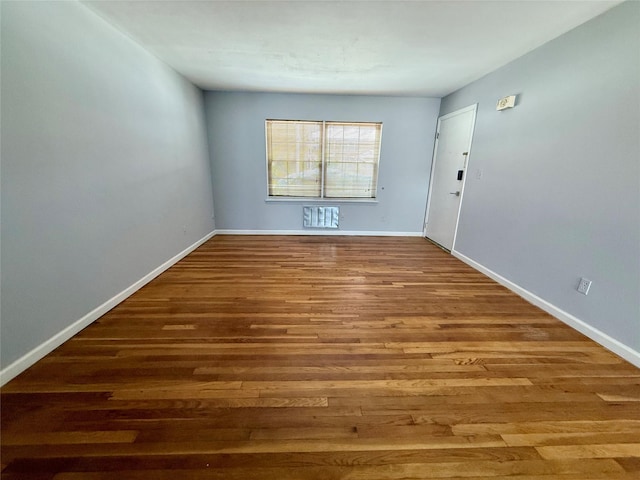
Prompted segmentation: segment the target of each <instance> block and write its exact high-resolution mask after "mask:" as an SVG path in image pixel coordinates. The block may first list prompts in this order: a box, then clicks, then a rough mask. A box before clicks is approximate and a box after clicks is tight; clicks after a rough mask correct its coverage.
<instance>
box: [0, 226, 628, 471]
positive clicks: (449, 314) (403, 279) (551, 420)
mask: <svg viewBox="0 0 640 480" xmlns="http://www.w3.org/2000/svg"><path fill="white" fill-rule="evenodd" d="M1 393H2V395H1V401H2V438H1V446H2V449H1V454H2V458H1V462H2V469H3V471H2V479H3V480H4V479H6V480H10V479H32V480H44V479H57V480H76V479H78V480H79V479H82V480H94V479H95V480H97V479H145V480H147V479H158V480H163V479H171V480H175V479H225V480H236V479H237V480H247V479H264V480H269V479H277V480H293V479H323V480H337V479H350V480H356V479H362V480H371V479H398V480H399V479H402V480H408V479H431V478H446V479H456V478H464V479H466V480H473V479H493V480H497V479H505V478H509V479H512V480H513V479H516V480H530V479H552V478H559V479H563V480H589V479H629V480H630V479H638V478H640V370H639V369H638V368H636V367H634V366H632V365H630V364H629V363H626V362H625V361H623V360H621V359H620V358H618V357H616V356H615V355H613V354H612V353H610V352H608V351H607V350H605V349H604V348H603V347H601V346H599V345H597V344H596V343H594V342H592V341H591V340H589V339H587V338H586V337H584V336H582V335H581V334H579V333H577V332H576V331H574V330H572V329H571V328H569V327H567V326H565V325H564V324H562V323H561V322H559V321H557V320H555V319H554V318H552V317H550V316H549V315H547V314H545V313H544V312H542V311H540V310H539V309H537V308H535V307H533V306H531V305H529V304H528V303H526V302H525V301H524V300H522V299H521V298H519V297H518V296H516V295H514V294H512V293H511V292H509V291H507V290H506V289H505V288H503V287H501V286H499V285H497V284H496V283H494V282H493V281H492V280H490V279H488V278H487V277H485V276H483V275H482V274H480V273H478V272H476V271H474V270H473V269H471V268H470V267H468V266H466V265H465V264H463V263H461V262H459V261H458V260H457V259H455V258H453V257H451V256H450V255H448V254H446V253H445V252H443V251H441V250H439V249H438V248H436V247H434V246H433V245H431V244H430V243H428V242H426V241H425V240H424V239H421V238H393V237H387V238H372V237H268V236H267V237H264V236H260V237H251V236H218V237H215V238H213V239H212V240H210V241H209V242H207V243H206V244H205V245H203V246H202V247H201V248H199V249H198V250H197V251H195V252H194V253H192V254H191V255H189V256H188V257H187V258H185V259H184V260H183V261H181V262H180V263H179V264H177V265H176V266H174V267H173V268H171V269H170V270H168V271H167V272H165V273H164V274H162V275H161V276H160V277H158V278H157V279H156V280H154V281H153V282H151V283H150V284H149V285H147V286H146V287H144V288H143V289H142V290H140V291H139V292H137V293H136V294H134V295H133V296H132V297H130V298H129V299H128V300H126V301H125V302H124V303H122V304H120V305H119V306H118V307H116V308H115V309H113V310H112V311H111V312H109V313H108V314H106V315H105V316H103V317H102V318H101V319H100V320H99V321H97V322H96V323H95V324H93V325H91V326H90V327H88V328H87V329H85V330H84V331H83V332H81V333H80V334H78V335H77V336H75V337H74V338H73V339H71V340H70V341H68V342H67V343H65V344H64V345H63V346H61V347H60V348H58V349H57V350H56V351H54V352H53V353H51V354H50V355H48V356H47V357H46V358H44V359H43V360H42V361H40V362H39V363H38V364H36V365H35V366H34V367H32V368H31V369H29V370H28V371H26V372H25V373H24V374H22V375H21V376H19V377H18V378H16V379H15V380H13V381H12V382H10V383H8V384H7V385H6V386H5V387H4V388H3V389H2V392H1Z"/></svg>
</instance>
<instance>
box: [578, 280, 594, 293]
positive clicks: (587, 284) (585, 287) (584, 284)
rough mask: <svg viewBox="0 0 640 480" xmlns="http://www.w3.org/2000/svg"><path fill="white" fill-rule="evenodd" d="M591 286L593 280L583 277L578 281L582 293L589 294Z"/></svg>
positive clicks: (579, 290)
mask: <svg viewBox="0 0 640 480" xmlns="http://www.w3.org/2000/svg"><path fill="white" fill-rule="evenodd" d="M590 288H591V280H589V279H587V278H584V277H582V278H581V279H580V282H579V283H578V288H577V290H578V292H580V293H582V294H583V295H587V294H588V293H589V289H590Z"/></svg>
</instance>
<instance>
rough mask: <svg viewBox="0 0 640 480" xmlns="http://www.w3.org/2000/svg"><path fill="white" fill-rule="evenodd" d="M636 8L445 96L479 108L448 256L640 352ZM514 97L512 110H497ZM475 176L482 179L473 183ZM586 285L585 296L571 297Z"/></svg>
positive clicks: (452, 103)
mask: <svg viewBox="0 0 640 480" xmlns="http://www.w3.org/2000/svg"><path fill="white" fill-rule="evenodd" d="M638 25H640V3H638V2H627V3H624V4H622V5H621V6H619V7H616V8H614V9H613V10H610V11H609V12H607V13H605V14H604V15H602V16H600V17H597V18H596V19H594V20H592V21H591V22H588V23H586V24H584V25H582V26H581V27H578V28H576V29H575V30H573V31H571V32H569V33H567V34H565V35H563V36H561V37H559V38H557V39H556V40H554V41H552V42H550V43H547V44H546V45H544V46H542V47H541V48H539V49H537V50H535V51H533V52H531V53H530V54H528V55H526V56H524V57H521V58H520V59H518V60H516V61H514V62H512V63H510V64H508V65H507V66H505V67H503V68H501V69H499V70H497V71H496V72H494V73H492V74H490V75H488V76H486V77H484V78H482V79H480V80H478V81H476V82H474V83H472V84H470V85H468V86H466V87H464V88H462V89H461V90H459V91H457V92H455V93H453V94H451V95H449V96H447V97H446V98H444V99H443V101H442V107H441V110H440V114H441V115H443V114H446V113H449V112H451V111H454V110H456V109H459V108H461V107H464V106H467V105H470V104H473V103H476V102H477V103H478V104H479V105H478V116H477V121H476V130H475V136H474V140H473V148H472V152H471V157H470V160H469V166H470V171H469V176H468V181H467V183H466V189H465V194H464V200H463V202H464V204H463V207H462V212H461V218H460V224H459V230H458V237H457V241H456V245H455V250H457V251H459V252H460V253H462V254H464V255H466V256H468V257H470V258H471V259H473V260H475V261H476V262H478V263H480V264H482V265H484V266H485V267H487V268H489V269H491V270H493V271H494V272H496V273H498V274H500V275H502V276H503V277H506V278H507V279H509V280H511V281H512V282H514V283H516V284H517V285H519V286H521V287H524V288H525V289H527V290H529V291H530V292H532V293H534V294H536V295H538V296H539V297H541V298H543V299H544V300H546V301H548V302H550V303H552V304H553V305H555V306H556V307H559V308H561V309H563V310H565V311H566V312H568V313H570V314H572V315H574V316H575V317H577V318H579V319H581V320H582V321H584V322H587V323H588V324H590V325H591V326H592V327H595V328H597V329H598V330H600V331H602V332H604V333H606V334H608V335H609V336H611V337H613V338H614V339H617V340H618V341H620V342H622V343H623V344H626V345H627V346H629V347H631V348H632V349H634V350H636V351H640V153H639V152H640V142H639V137H640V134H639V132H640V98H639V94H638V85H639V84H640V65H639V64H640V41H639V32H640V29H638ZM509 94H518V95H519V97H518V102H517V106H516V108H514V109H512V110H508V111H505V112H502V113H500V112H496V110H495V104H496V101H497V100H498V99H499V98H500V97H502V96H505V95H509ZM477 170H481V171H482V177H481V178H480V179H478V178H477V177H476V172H477ZM581 276H585V277H587V278H589V279H590V280H592V281H593V285H592V287H591V291H590V293H589V295H588V296H586V297H585V296H583V295H580V294H579V293H577V292H576V290H575V287H576V285H577V283H578V279H579V277H581Z"/></svg>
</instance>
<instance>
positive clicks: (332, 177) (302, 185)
mask: <svg viewBox="0 0 640 480" xmlns="http://www.w3.org/2000/svg"><path fill="white" fill-rule="evenodd" d="M381 136H382V123H366V122H363V123H354V122H322V121H299V120H267V121H266V138H267V170H268V192H269V196H270V197H315V198H375V196H376V190H377V180H378V164H379V160H380V142H381Z"/></svg>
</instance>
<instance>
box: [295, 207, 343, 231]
mask: <svg viewBox="0 0 640 480" xmlns="http://www.w3.org/2000/svg"><path fill="white" fill-rule="evenodd" d="M339 220H340V207H319V206H315V205H314V206H311V207H302V226H303V227H304V228H338V222H339Z"/></svg>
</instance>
